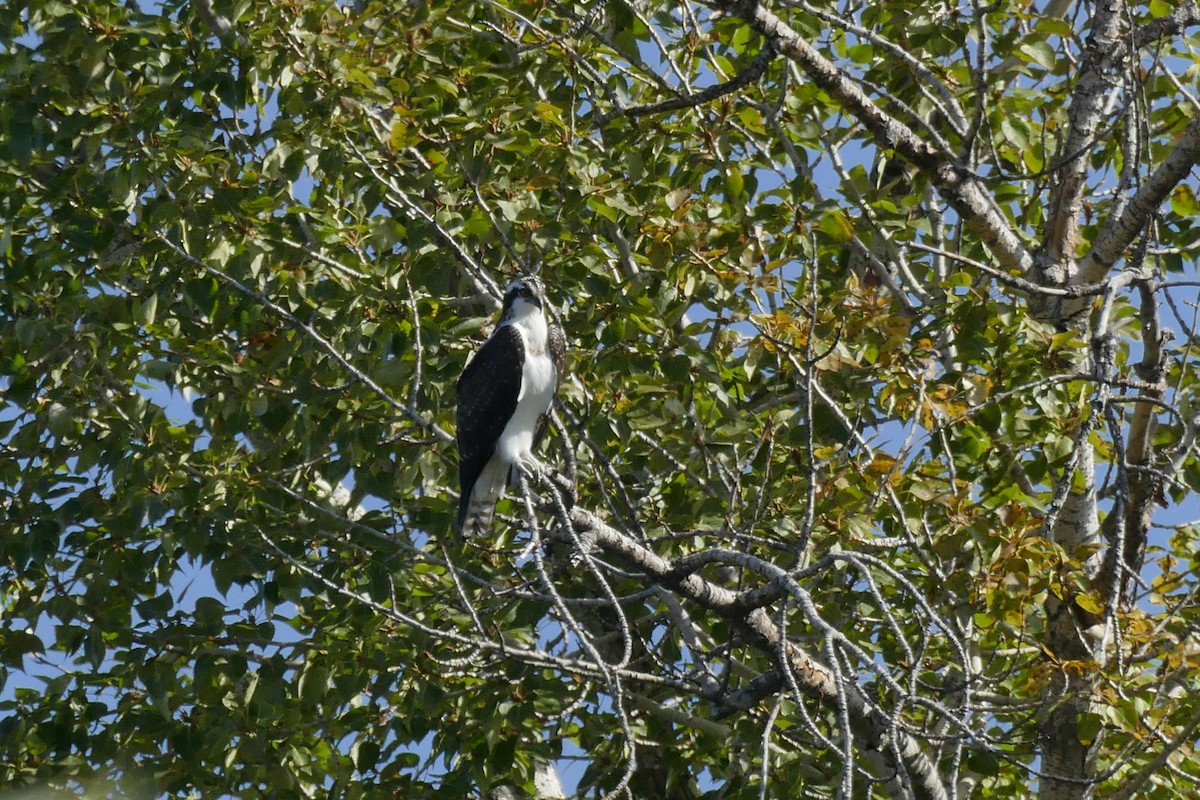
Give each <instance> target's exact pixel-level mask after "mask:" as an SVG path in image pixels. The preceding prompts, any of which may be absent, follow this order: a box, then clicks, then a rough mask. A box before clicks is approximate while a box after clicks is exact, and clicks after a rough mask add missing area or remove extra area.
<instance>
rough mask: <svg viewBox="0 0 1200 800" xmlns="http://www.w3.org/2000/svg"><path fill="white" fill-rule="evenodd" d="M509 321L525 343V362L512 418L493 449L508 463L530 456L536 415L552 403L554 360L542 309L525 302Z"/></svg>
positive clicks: (535, 426)
mask: <svg viewBox="0 0 1200 800" xmlns="http://www.w3.org/2000/svg"><path fill="white" fill-rule="evenodd" d="M518 305H521V306H525V308H522V309H520V310H519V311H518V313H517V314H516V315H515V316H514V319H513V321H512V322H511V323H510V324H511V325H512V326H513V327H515V328H516V329H517V330H518V331H520V333H521V341H522V342H523V343H524V345H525V365H524V368H523V371H522V375H521V394H520V395H519V396H518V398H517V408H516V411H514V412H513V415H512V418H511V419H510V420H509V421H508V424H507V425H505V426H504V432H503V433H502V434H500V441H499V442H497V443H496V452H497V454H498V455H499V456H500V458H501V460H503V461H504V462H506V463H508V464H518V463H521V462H522V461H526V460H528V459H530V458H532V452H533V434H534V432H535V431H536V430H537V423H538V418H539V417H540V416H541V415H542V414H544V413H546V411H548V410H549V409H550V404H551V403H552V402H554V383H555V377H556V376H555V374H554V362H553V361H552V360H551V359H550V351H549V348H548V347H547V336H548V334H547V327H546V318H545V317H544V316H542V312H541V309H539V308H537V307H535V306H530V305H528V304H525V303H519V304H518Z"/></svg>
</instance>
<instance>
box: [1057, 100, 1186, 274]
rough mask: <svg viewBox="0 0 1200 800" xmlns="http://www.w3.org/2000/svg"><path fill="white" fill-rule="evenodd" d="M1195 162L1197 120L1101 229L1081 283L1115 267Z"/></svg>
mask: <svg viewBox="0 0 1200 800" xmlns="http://www.w3.org/2000/svg"><path fill="white" fill-rule="evenodd" d="M1197 160H1200V117H1197V118H1196V119H1193V120H1192V121H1191V123H1189V124H1188V126H1187V128H1186V129H1185V130H1184V132H1183V136H1182V137H1180V139H1179V141H1178V142H1176V143H1175V147H1174V148H1173V149H1172V150H1171V152H1170V153H1168V154H1167V157H1166V158H1164V159H1163V160H1162V163H1161V164H1159V165H1158V169H1156V170H1154V173H1153V174H1152V175H1151V176H1150V177H1149V178H1147V179H1146V182H1145V183H1143V184H1142V186H1141V188H1140V189H1138V190H1137V192H1136V193H1135V194H1134V195H1133V197H1132V198H1131V199H1130V201H1129V203H1128V204H1127V205H1126V206H1125V208H1124V210H1123V211H1122V212H1121V215H1120V216H1119V217H1118V218H1117V219H1110V220H1108V221H1107V222H1106V223H1105V225H1104V226H1103V227H1102V228H1101V231H1100V235H1099V236H1098V237H1097V238H1096V241H1095V243H1094V244H1093V245H1092V249H1091V251H1089V252H1088V254H1087V255H1086V256H1084V258H1083V259H1082V261H1081V262H1080V266H1081V269H1080V279H1081V280H1083V281H1087V282H1094V281H1097V280H1099V279H1100V278H1101V277H1102V276H1103V275H1104V273H1105V272H1107V271H1108V269H1109V267H1111V266H1112V265H1113V264H1114V263H1116V261H1117V259H1119V258H1120V257H1121V255H1122V254H1123V253H1124V252H1125V249H1126V248H1127V247H1129V245H1131V244H1133V240H1134V239H1136V238H1137V236H1138V234H1139V233H1140V232H1141V231H1142V230H1143V229H1144V228H1145V227H1146V224H1147V223H1148V222H1149V221H1150V218H1151V217H1152V216H1153V215H1154V213H1155V212H1156V211H1158V207H1159V206H1160V205H1161V204H1162V202H1163V200H1165V199H1166V197H1167V195H1168V194H1170V193H1171V190H1172V189H1174V188H1175V187H1176V186H1177V185H1178V184H1179V182H1180V181H1182V180H1183V179H1184V178H1186V177H1187V175H1188V173H1189V172H1191V171H1192V167H1194V166H1195V165H1196V162H1197Z"/></svg>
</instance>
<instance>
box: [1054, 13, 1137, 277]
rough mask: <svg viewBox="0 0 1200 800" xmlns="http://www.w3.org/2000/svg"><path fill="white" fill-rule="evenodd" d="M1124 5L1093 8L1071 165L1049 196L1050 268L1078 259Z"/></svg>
mask: <svg viewBox="0 0 1200 800" xmlns="http://www.w3.org/2000/svg"><path fill="white" fill-rule="evenodd" d="M1124 5H1125V4H1124V3H1123V2H1121V0H1113V1H1112V2H1101V3H1096V4H1095V6H1094V8H1095V11H1094V15H1093V17H1092V28H1091V32H1090V33H1089V34H1088V39H1087V44H1086V46H1085V48H1084V57H1083V63H1082V64H1081V65H1080V68H1079V77H1078V79H1077V81H1076V84H1075V91H1074V92H1073V93H1072V96H1071V108H1070V111H1069V112H1068V121H1069V128H1068V133H1067V141H1066V142H1065V144H1064V145H1063V152H1064V153H1066V154H1067V161H1066V162H1065V163H1064V164H1063V165H1062V166H1061V168H1060V169H1059V170H1058V176H1057V177H1058V183H1057V185H1056V186H1054V188H1053V189H1052V190H1051V192H1050V213H1049V216H1048V219H1047V223H1046V228H1045V231H1046V234H1045V237H1044V239H1043V242H1042V246H1043V249H1044V250H1045V251H1046V253H1047V255H1048V257H1049V261H1050V263H1051V264H1059V263H1060V262H1062V261H1063V259H1073V258H1074V257H1075V246H1076V243H1077V242H1078V237H1079V215H1080V211H1081V209H1082V207H1083V191H1084V188H1085V178H1086V176H1087V171H1088V164H1089V162H1090V158H1091V153H1092V145H1093V143H1094V142H1095V140H1096V132H1097V129H1098V128H1099V126H1100V118H1101V117H1102V116H1103V115H1104V111H1105V106H1106V105H1107V103H1108V92H1107V90H1108V89H1110V88H1111V85H1112V71H1113V65H1114V63H1116V62H1117V61H1119V60H1120V58H1121V55H1122V53H1123V52H1124V49H1123V48H1122V47H1120V40H1119V37H1118V33H1119V30H1120V27H1121V19H1122V17H1123V15H1124V14H1123V11H1124Z"/></svg>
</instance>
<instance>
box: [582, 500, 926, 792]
mask: <svg viewBox="0 0 1200 800" xmlns="http://www.w3.org/2000/svg"><path fill="white" fill-rule="evenodd" d="M570 521H571V526H572V528H574V531H575V534H576V535H577V536H579V537H581V538H584V539H586V540H587V541H589V542H592V543H594V544H595V545H596V546H598V547H600V548H602V549H604V550H606V551H608V552H609V553H612V554H615V555H617V556H620V557H621V558H623V559H625V560H626V561H628V562H629V563H631V564H633V565H634V566H636V567H637V569H639V570H640V571H642V572H645V573H646V574H647V576H648V577H649V578H650V579H652V580H654V581H656V582H658V583H660V584H662V585H663V586H665V587H667V588H670V589H673V590H675V591H677V592H679V593H680V594H681V595H683V596H684V597H686V598H688V599H689V600H691V601H692V602H695V603H697V604H698V605H700V606H701V607H702V608H704V609H706V610H708V611H712V612H714V613H716V614H720V615H722V616H725V617H727V618H729V619H730V620H731V621H732V622H734V623H735V624H738V625H739V626H741V627H742V628H743V629H744V631H745V632H746V634H747V635H748V637H749V638H750V640H751V641H752V642H753V643H754V645H755V646H756V647H757V648H758V649H759V650H760V651H761V652H763V653H765V654H767V655H770V656H771V657H772V658H774V659H776V660H777V662H779V663H778V666H779V668H780V670H782V671H783V672H785V673H790V676H791V677H792V678H794V680H795V683H796V685H797V687H798V688H799V690H800V691H801V692H803V693H804V694H805V695H807V696H809V697H811V698H813V699H815V700H817V701H819V702H821V703H822V704H824V705H825V706H826V707H828V708H829V709H831V710H832V711H834V712H839V710H841V711H844V713H845V716H846V718H847V721H848V723H849V726H850V728H851V733H852V734H853V737H854V741H855V743H856V745H857V746H858V748H859V749H860V750H861V751H862V752H863V753H864V754H865V755H866V756H867V758H868V760H870V761H871V762H872V763H873V765H874V766H875V767H876V772H877V774H879V775H880V776H881V777H882V776H887V777H885V778H884V780H885V782H886V784H887V785H888V788H889V790H890V791H891V792H892V794H893V796H897V797H907V796H911V795H910V792H909V791H907V790H906V788H905V784H906V783H907V782H909V781H911V782H912V787H911V788H912V790H914V791H915V796H916V797H919V798H923V800H942V799H943V798H946V797H948V793H947V791H946V787H945V786H944V785H943V783H942V780H941V775H940V773H939V771H938V769H937V765H936V764H935V763H934V762H933V761H932V759H930V757H929V756H928V754H926V753H925V751H924V750H923V749H922V747H921V745H920V743H919V742H918V741H917V740H916V739H914V738H913V737H912V736H911V735H909V734H908V733H907V732H905V731H904V730H902V729H901V728H900V727H898V726H896V725H895V724H894V723H895V720H892V719H890V718H887V717H885V716H884V715H882V714H881V713H879V712H878V711H877V710H875V709H872V708H871V707H870V706H868V705H867V701H866V700H865V698H864V697H863V696H862V695H861V694H860V693H858V692H856V691H847V688H848V687H847V686H846V685H844V679H842V678H840V677H839V676H837V675H835V674H834V672H832V671H831V670H830V669H828V668H827V667H825V666H824V665H823V664H821V663H819V662H817V661H816V660H815V659H814V658H813V657H812V656H811V655H810V654H809V653H808V652H806V651H805V650H804V649H803V648H801V647H799V646H798V645H796V644H795V643H793V642H791V641H789V640H788V639H787V638H786V637H785V636H784V634H783V632H782V631H781V630H780V628H779V625H777V624H776V622H775V621H774V620H773V619H772V617H771V614H770V613H768V612H767V611H766V610H765V609H763V608H755V609H753V610H751V611H749V612H748V613H746V612H745V610H744V608H743V607H742V606H741V605H740V604H739V603H738V602H737V601H738V595H737V594H736V593H734V592H732V591H730V590H729V589H725V588H723V587H721V586H717V585H716V584H713V583H710V582H709V581H707V580H705V579H704V578H702V577H700V576H699V575H698V574H696V573H695V572H690V571H687V570H683V571H681V570H680V567H679V565H678V564H677V563H672V562H671V561H668V560H667V559H664V558H662V557H661V556H659V555H658V554H657V553H655V552H653V551H652V550H650V549H649V548H648V547H646V546H645V545H644V544H642V543H640V542H637V541H635V540H633V539H632V538H630V537H628V536H625V535H624V534H623V533H621V532H620V531H618V530H617V529H615V528H613V527H611V526H609V525H606V524H605V523H604V522H602V521H601V520H600V519H598V518H597V517H596V516H595V515H594V514H592V513H590V512H588V511H585V510H583V509H579V508H576V509H574V510H573V511H572V512H571V515H570ZM560 535H561V534H560ZM572 538H573V537H572ZM729 555H730V556H731V557H733V556H740V555H743V554H738V553H733V552H730V554H729ZM779 572H781V573H782V570H779ZM768 577H769V576H768ZM897 756H898V758H899V763H897V761H896V757H897Z"/></svg>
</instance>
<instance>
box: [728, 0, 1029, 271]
mask: <svg viewBox="0 0 1200 800" xmlns="http://www.w3.org/2000/svg"><path fill="white" fill-rule="evenodd" d="M712 4H713V6H714V7H716V8H719V9H721V10H722V11H725V12H726V13H729V14H734V15H736V16H739V17H741V18H742V19H744V20H745V21H746V22H747V23H748V24H749V25H750V26H751V27H752V28H754V29H755V30H756V31H758V32H759V34H761V35H762V36H763V37H764V38H765V39H766V40H767V41H768V42H769V43H770V44H771V45H772V46H774V48H775V49H776V50H778V51H779V52H780V53H781V54H783V55H784V56H786V57H787V58H789V59H791V60H792V61H794V62H795V63H796V65H797V66H799V67H800V69H801V70H803V71H804V73H805V74H806V75H807V76H808V78H809V80H811V81H812V82H813V83H814V84H815V85H817V86H818V87H820V88H821V89H822V90H824V91H825V92H826V93H828V94H829V95H830V96H831V97H833V98H834V99H835V100H836V101H837V102H838V103H839V104H840V105H841V106H842V108H843V109H845V111H846V113H848V114H850V115H851V116H853V117H854V118H855V119H857V120H858V121H859V122H860V123H862V125H863V126H864V127H865V128H866V129H867V130H868V131H870V133H871V135H872V137H874V139H875V144H876V145H877V146H878V147H880V148H881V149H884V150H890V151H894V152H895V153H896V154H898V155H899V156H900V157H902V158H903V159H905V160H906V161H909V162H910V163H912V164H913V165H914V166H916V167H917V168H918V169H919V170H921V172H922V173H924V174H925V176H926V177H927V178H928V179H929V180H930V182H931V183H932V184H933V185H934V186H935V187H936V188H937V190H938V192H939V194H941V196H942V197H943V198H945V200H946V202H947V203H949V204H950V205H951V206H952V207H953V208H954V210H955V211H957V212H958V214H959V215H960V216H961V217H962V219H963V221H964V222H965V223H966V224H967V225H968V226H969V227H970V228H971V230H972V231H974V232H975V234H976V235H978V236H979V237H980V239H982V240H983V242H984V243H985V244H987V246H988V247H989V248H990V249H991V250H992V252H993V253H994V254H995V256H996V258H997V259H998V260H999V261H1000V263H1001V264H1003V265H1004V266H1005V267H1006V268H1008V269H1015V270H1019V271H1021V272H1028V271H1029V270H1030V269H1031V267H1032V266H1033V258H1032V256H1031V255H1030V253H1029V251H1028V249H1027V248H1026V247H1025V245H1024V243H1023V242H1022V241H1021V239H1020V237H1019V236H1017V234H1016V232H1015V231H1014V230H1013V229H1012V227H1011V226H1010V225H1009V224H1008V221H1007V220H1006V219H1005V218H1004V214H1003V212H1002V211H1001V210H1000V207H999V206H998V205H996V201H995V200H994V199H993V197H992V195H991V193H990V192H988V191H986V190H985V189H984V188H983V187H982V186H981V185H980V183H979V181H978V180H977V179H976V178H975V177H974V176H972V175H971V174H970V173H969V172H968V171H967V170H965V169H963V168H961V167H960V166H959V165H958V164H957V163H956V162H955V161H954V158H953V156H952V155H951V154H949V153H946V152H943V151H942V150H939V149H938V148H936V147H934V146H933V145H931V144H929V143H928V142H926V141H924V140H923V139H921V138H920V137H919V136H917V134H916V133H915V132H914V131H913V130H912V129H911V128H909V127H908V126H907V125H905V124H904V123H902V122H900V121H899V120H897V119H896V118H895V117H892V116H891V115H889V114H888V113H887V112H885V111H884V110H883V109H881V108H880V107H879V106H877V105H875V103H873V102H872V101H871V98H870V97H868V96H867V94H866V93H865V92H863V90H862V89H860V88H859V86H858V85H857V84H856V83H855V82H854V81H853V80H852V79H851V78H850V77H849V76H847V75H846V74H845V73H843V72H842V71H841V70H840V69H838V67H837V66H836V65H835V64H834V63H833V62H831V61H829V59H827V58H825V56H823V55H821V53H820V52H819V51H818V50H817V49H816V48H814V47H813V46H812V45H811V44H809V43H808V42H807V41H806V40H805V39H804V38H803V37H801V36H800V34H798V33H797V32H796V31H795V30H793V29H792V28H791V27H790V26H789V25H788V24H787V23H786V22H784V21H783V20H781V19H780V18H779V17H778V16H776V15H775V14H774V13H772V12H771V11H769V10H768V9H766V8H764V7H763V6H762V5H761V4H760V3H758V2H755V0H713V2H712Z"/></svg>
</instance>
